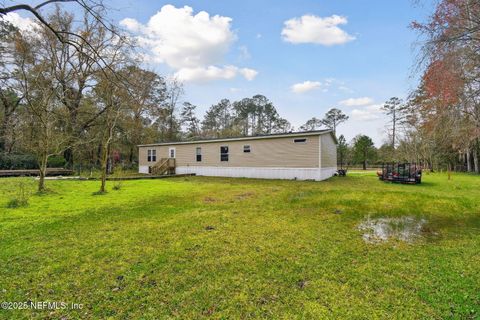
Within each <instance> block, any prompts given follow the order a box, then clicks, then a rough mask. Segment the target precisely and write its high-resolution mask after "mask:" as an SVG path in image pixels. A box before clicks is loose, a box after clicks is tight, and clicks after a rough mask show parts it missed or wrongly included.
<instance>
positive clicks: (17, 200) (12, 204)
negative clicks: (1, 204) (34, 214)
mask: <svg viewBox="0 0 480 320" xmlns="http://www.w3.org/2000/svg"><path fill="white" fill-rule="evenodd" d="M29 198H30V194H29V193H28V191H27V189H26V185H25V183H24V182H20V183H19V184H18V188H17V190H16V194H15V196H14V197H13V198H12V199H11V200H10V201H8V202H7V208H19V207H26V206H28V199H29Z"/></svg>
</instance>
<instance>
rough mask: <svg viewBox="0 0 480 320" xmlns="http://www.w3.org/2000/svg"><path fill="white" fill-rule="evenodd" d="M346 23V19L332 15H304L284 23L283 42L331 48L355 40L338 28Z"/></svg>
mask: <svg viewBox="0 0 480 320" xmlns="http://www.w3.org/2000/svg"><path fill="white" fill-rule="evenodd" d="M347 22H348V20H347V18H346V17H342V16H338V15H333V16H330V17H325V18H321V17H317V16H313V15H304V16H302V17H300V18H292V19H290V20H287V21H285V22H284V25H285V26H284V28H283V30H282V37H283V40H285V41H287V42H291V43H294V44H298V43H316V44H321V45H324V46H333V45H337V44H343V43H347V42H349V41H352V40H355V37H354V36H351V35H349V34H348V33H347V32H345V31H344V30H342V29H341V28H339V25H344V24H346V23H347Z"/></svg>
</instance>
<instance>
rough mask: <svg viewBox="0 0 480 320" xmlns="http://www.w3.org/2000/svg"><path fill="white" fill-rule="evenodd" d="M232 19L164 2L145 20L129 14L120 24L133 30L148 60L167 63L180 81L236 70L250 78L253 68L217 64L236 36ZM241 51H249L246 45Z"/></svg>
mask: <svg viewBox="0 0 480 320" xmlns="http://www.w3.org/2000/svg"><path fill="white" fill-rule="evenodd" d="M231 22H232V18H230V17H224V16H220V15H214V16H210V15H209V13H208V12H205V11H200V12H198V13H197V14H194V13H193V9H192V8H191V7H189V6H184V7H183V8H176V7H174V6H173V5H165V6H163V7H162V8H161V9H160V11H158V12H157V13H156V14H154V15H153V16H152V17H150V19H149V21H148V22H147V23H146V24H142V23H140V22H138V21H137V20H135V19H132V18H125V19H123V20H122V21H120V24H121V25H122V26H123V27H125V28H126V29H127V30H129V31H131V32H132V33H134V34H136V36H137V37H136V38H137V40H138V44H139V45H140V46H141V47H142V48H144V49H145V50H146V55H145V57H146V60H147V61H149V62H151V63H165V64H167V65H168V66H169V67H171V68H173V69H174V70H176V75H177V76H178V77H179V79H183V81H197V82H205V81H209V80H214V79H233V78H234V77H235V76H236V75H237V74H240V75H243V76H244V77H245V78H246V79H247V80H252V79H253V78H255V76H256V74H257V72H256V71H255V70H252V69H248V68H243V69H242V68H239V67H236V66H230V65H226V66H220V65H219V64H222V63H223V60H224V57H225V55H226V53H227V52H228V50H229V49H230V46H231V45H232V43H233V42H234V41H235V40H236V35H235V33H234V32H233V31H232V30H231ZM241 50H242V49H241ZM243 53H244V55H247V54H248V51H246V48H245V50H243Z"/></svg>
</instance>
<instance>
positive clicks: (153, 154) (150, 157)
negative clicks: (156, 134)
mask: <svg viewBox="0 0 480 320" xmlns="http://www.w3.org/2000/svg"><path fill="white" fill-rule="evenodd" d="M147 161H148V162H155V161H157V150H155V149H148V150H147Z"/></svg>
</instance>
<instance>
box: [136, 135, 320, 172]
mask: <svg viewBox="0 0 480 320" xmlns="http://www.w3.org/2000/svg"><path fill="white" fill-rule="evenodd" d="M299 138H306V139H307V142H306V143H294V142H293V139H299ZM319 139H320V136H306V137H301V136H298V137H278V138H277V137H276V138H269V139H257V140H243V141H228V142H208V143H198V144H197V143H195V144H180V145H166V146H152V147H147V146H142V147H139V159H140V166H151V165H153V164H154V163H149V162H147V150H148V149H156V150H157V161H159V160H160V159H161V158H167V157H168V150H169V148H175V149H176V160H177V161H176V165H177V166H178V167H179V166H210V167H212V166H213V167H215V166H216V167H271V168H318V166H319V154H320V150H319V149H320V144H319V142H320V141H319ZM244 145H250V148H251V152H250V153H244V152H243V146H244ZM220 146H228V147H229V161H228V162H225V161H220ZM197 147H201V148H202V162H197V161H196V160H195V159H196V157H195V150H196V148H197Z"/></svg>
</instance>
